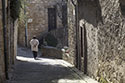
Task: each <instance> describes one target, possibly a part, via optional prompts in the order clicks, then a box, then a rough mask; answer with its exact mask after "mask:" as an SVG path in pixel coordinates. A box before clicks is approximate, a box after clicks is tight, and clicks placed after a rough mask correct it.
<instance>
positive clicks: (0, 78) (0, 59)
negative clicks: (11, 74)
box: [0, 0, 5, 83]
mask: <svg viewBox="0 0 125 83" xmlns="http://www.w3.org/2000/svg"><path fill="white" fill-rule="evenodd" d="M3 49H4V48H3V25H2V3H1V0H0V83H4V80H5V72H4V71H5V69H4V53H3V52H4V51H3Z"/></svg>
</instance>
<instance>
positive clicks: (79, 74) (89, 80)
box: [62, 60, 99, 83]
mask: <svg viewBox="0 0 125 83" xmlns="http://www.w3.org/2000/svg"><path fill="white" fill-rule="evenodd" d="M62 65H64V66H65V67H67V68H69V69H70V70H71V71H72V72H75V73H76V76H77V77H78V78H80V79H81V80H84V81H85V82H86V83H99V82H98V81H96V80H94V79H92V78H90V77H89V76H86V75H85V74H84V73H83V72H81V71H79V70H78V69H77V68H75V67H74V66H73V65H72V64H70V63H68V62H66V61H63V60H62Z"/></svg>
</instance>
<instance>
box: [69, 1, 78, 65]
mask: <svg viewBox="0 0 125 83" xmlns="http://www.w3.org/2000/svg"><path fill="white" fill-rule="evenodd" d="M75 22H76V20H75V6H74V5H73V4H72V2H71V1H68V47H69V56H70V57H68V58H67V61H68V62H70V63H72V64H74V63H75V55H76V49H75V48H76V28H75V26H76V25H75Z"/></svg>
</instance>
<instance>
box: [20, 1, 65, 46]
mask: <svg viewBox="0 0 125 83" xmlns="http://www.w3.org/2000/svg"><path fill="white" fill-rule="evenodd" d="M64 3H65V2H64ZM62 5H63V3H62V0H27V5H26V19H27V23H25V25H26V26H27V41H28V44H29V41H30V40H31V38H32V37H33V36H34V35H35V36H36V37H37V38H39V40H40V39H41V38H42V37H43V35H45V34H47V33H48V32H50V31H52V34H53V35H55V34H57V35H58V33H56V32H57V31H58V30H56V29H59V28H61V29H62V31H63V30H64V28H65V27H66V26H63V22H62V16H63V15H62V11H61V10H62ZM26 26H25V27H24V26H23V27H22V28H20V30H19V44H20V45H25V37H26V32H25V28H26ZM51 28H52V30H50V29H51ZM53 30H55V31H53ZM54 32H55V33H54ZM60 34H62V35H64V36H65V34H64V33H60ZM64 36H62V37H63V38H64ZM57 39H59V38H57ZM64 39H65V38H64Z"/></svg>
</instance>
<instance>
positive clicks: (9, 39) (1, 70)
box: [0, 0, 18, 83]
mask: <svg viewBox="0 0 125 83" xmlns="http://www.w3.org/2000/svg"><path fill="white" fill-rule="evenodd" d="M9 3H10V1H8V4H7V0H6V9H7V11H6V37H5V39H6V42H4V38H3V24H2V23H3V21H2V9H1V8H2V7H1V5H2V3H1V0H0V83H5V80H6V79H5V77H8V76H7V74H8V72H9V70H11V66H12V64H14V61H15V56H16V54H17V53H16V52H17V31H18V29H17V27H18V26H17V25H18V21H15V22H14V23H13V19H11V17H10V4H9ZM4 44H6V58H5V57H4V48H5V47H4ZM5 60H6V62H5ZM5 63H6V65H5ZM5 66H6V67H5ZM5 68H7V69H5Z"/></svg>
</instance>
